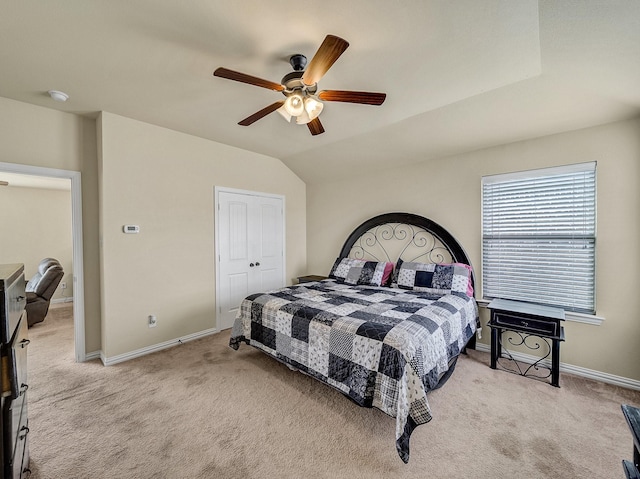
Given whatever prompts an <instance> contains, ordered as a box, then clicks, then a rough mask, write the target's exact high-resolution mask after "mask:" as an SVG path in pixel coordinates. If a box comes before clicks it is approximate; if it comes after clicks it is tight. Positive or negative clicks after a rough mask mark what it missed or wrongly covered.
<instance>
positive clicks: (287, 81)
mask: <svg viewBox="0 0 640 479" xmlns="http://www.w3.org/2000/svg"><path fill="white" fill-rule="evenodd" d="M303 73H304V71H293V72H291V73H287V74H286V75H285V76H283V77H282V81H281V83H282V85H283V86H284V88H285V89H284V91H283V92H282V93H284V94H285V95H286V96H289V95H290V94H291V93H293V92H295V91H299V92H306V93H308V94H310V95H315V93H316V91H317V90H318V85H317V84H315V83H314V84H313V85H305V84H304V82H303V81H302V75H303Z"/></svg>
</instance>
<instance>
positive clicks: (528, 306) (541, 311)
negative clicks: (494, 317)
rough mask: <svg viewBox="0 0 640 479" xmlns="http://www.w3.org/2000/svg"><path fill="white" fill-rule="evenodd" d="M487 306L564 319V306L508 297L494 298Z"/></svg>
mask: <svg viewBox="0 0 640 479" xmlns="http://www.w3.org/2000/svg"><path fill="white" fill-rule="evenodd" d="M487 308H490V309H499V310H501V311H511V312H514V313H525V314H532V315H534V316H543V317H545V318H554V319H564V309H562V308H554V307H551V306H541V305H538V304H532V303H523V302H520V301H511V300H508V299H494V300H493V301H491V302H490V303H489V305H488V306H487Z"/></svg>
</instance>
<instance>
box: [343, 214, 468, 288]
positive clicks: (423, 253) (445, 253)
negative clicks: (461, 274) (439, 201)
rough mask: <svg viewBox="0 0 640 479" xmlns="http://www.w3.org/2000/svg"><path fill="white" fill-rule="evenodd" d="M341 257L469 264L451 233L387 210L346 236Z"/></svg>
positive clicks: (412, 217) (440, 227) (424, 219)
mask: <svg viewBox="0 0 640 479" xmlns="http://www.w3.org/2000/svg"><path fill="white" fill-rule="evenodd" d="M340 257H341V258H346V257H349V258H357V259H364V260H369V261H391V262H393V263H396V262H397V261H398V259H402V261H416V262H420V263H464V264H468V265H471V262H470V261H469V258H468V256H467V254H466V253H465V251H464V249H463V248H462V246H461V245H460V243H458V241H457V240H456V239H455V238H454V237H453V236H452V235H451V233H449V232H448V231H447V230H445V229H444V228H443V227H442V226H440V225H439V224H437V223H435V222H434V221H431V220H430V219H428V218H425V217H423V216H419V215H415V214H412V213H386V214H382V215H379V216H376V217H374V218H371V219H369V220H367V221H365V222H364V223H362V224H361V225H360V226H358V227H357V228H356V229H355V230H354V231H353V232H352V233H351V234H350V235H349V237H348V238H347V240H346V241H345V243H344V245H343V246H342V250H341V251H340ZM473 280H474V278H473V277H472V281H473Z"/></svg>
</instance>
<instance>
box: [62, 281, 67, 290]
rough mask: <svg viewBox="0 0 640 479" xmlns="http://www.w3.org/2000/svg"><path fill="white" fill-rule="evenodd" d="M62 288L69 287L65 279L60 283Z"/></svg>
mask: <svg viewBox="0 0 640 479" xmlns="http://www.w3.org/2000/svg"><path fill="white" fill-rule="evenodd" d="M60 289H67V283H65V282H64V281H63V282H62V283H60Z"/></svg>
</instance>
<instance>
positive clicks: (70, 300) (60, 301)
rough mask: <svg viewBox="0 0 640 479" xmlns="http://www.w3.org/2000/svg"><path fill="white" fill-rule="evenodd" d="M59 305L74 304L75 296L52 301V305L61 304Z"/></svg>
mask: <svg viewBox="0 0 640 479" xmlns="http://www.w3.org/2000/svg"><path fill="white" fill-rule="evenodd" d="M59 303H73V296H67V297H65V298H57V299H52V300H51V304H59Z"/></svg>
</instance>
